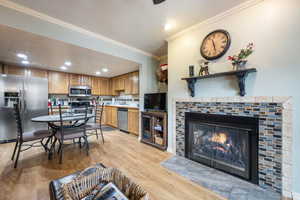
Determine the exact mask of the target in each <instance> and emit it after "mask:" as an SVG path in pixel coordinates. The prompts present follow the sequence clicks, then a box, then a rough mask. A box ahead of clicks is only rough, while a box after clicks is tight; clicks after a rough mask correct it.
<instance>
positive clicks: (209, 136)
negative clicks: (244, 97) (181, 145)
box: [189, 121, 250, 179]
mask: <svg viewBox="0 0 300 200" xmlns="http://www.w3.org/2000/svg"><path fill="white" fill-rule="evenodd" d="M189 134H190V136H191V137H190V138H189V139H190V144H191V145H190V146H189V148H190V150H189V157H190V159H192V160H195V161H198V162H201V163H204V164H206V165H209V166H212V167H214V168H216V169H220V170H223V171H226V172H228V173H231V174H234V175H237V176H242V177H243V178H245V179H249V167H250V166H249V159H250V155H249V152H250V149H249V148H250V146H249V145H250V144H249V142H250V137H249V130H247V129H242V128H235V127H230V126H222V125H216V124H206V123H199V122H193V121H191V122H190V124H189Z"/></svg>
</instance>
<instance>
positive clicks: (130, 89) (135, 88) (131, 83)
mask: <svg viewBox="0 0 300 200" xmlns="http://www.w3.org/2000/svg"><path fill="white" fill-rule="evenodd" d="M111 82H112V83H111V88H112V95H118V93H119V92H120V91H124V92H125V94H132V95H137V94H139V72H132V73H129V74H125V75H122V76H118V77H114V78H112V79H111Z"/></svg>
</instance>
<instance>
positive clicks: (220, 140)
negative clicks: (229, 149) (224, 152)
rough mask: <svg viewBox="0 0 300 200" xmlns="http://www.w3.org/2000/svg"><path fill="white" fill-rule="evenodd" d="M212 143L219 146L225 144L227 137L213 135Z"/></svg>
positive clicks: (222, 134)
mask: <svg viewBox="0 0 300 200" xmlns="http://www.w3.org/2000/svg"><path fill="white" fill-rule="evenodd" d="M211 141H212V142H217V143H220V144H225V143H226V142H227V135H226V134H225V133H217V134H214V135H213V137H212V138H211Z"/></svg>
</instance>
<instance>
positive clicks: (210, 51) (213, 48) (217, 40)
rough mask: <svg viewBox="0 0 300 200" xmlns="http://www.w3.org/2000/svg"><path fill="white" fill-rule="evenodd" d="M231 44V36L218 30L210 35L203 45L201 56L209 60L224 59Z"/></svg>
mask: <svg viewBox="0 0 300 200" xmlns="http://www.w3.org/2000/svg"><path fill="white" fill-rule="evenodd" d="M230 44H231V39H230V34H229V33H228V32H227V31H225V30H216V31H213V32H211V33H210V34H208V35H207V36H206V37H205V38H204V40H203V42H202V45H201V49H200V51H201V55H202V56H203V58H205V59H207V60H215V59H218V58H220V57H222V56H223V55H224V54H225V53H226V52H227V50H228V49H229V47H230Z"/></svg>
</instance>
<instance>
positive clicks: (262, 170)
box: [173, 97, 293, 198]
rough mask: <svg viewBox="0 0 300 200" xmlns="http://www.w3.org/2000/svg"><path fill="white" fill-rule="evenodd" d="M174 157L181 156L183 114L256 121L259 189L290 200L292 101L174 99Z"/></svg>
mask: <svg viewBox="0 0 300 200" xmlns="http://www.w3.org/2000/svg"><path fill="white" fill-rule="evenodd" d="M173 110H176V114H175V115H174V116H173V117H174V121H176V126H174V132H175V133H176V137H175V138H174V139H175V141H174V142H175V144H176V145H175V148H176V150H175V151H176V154H177V155H179V156H184V155H185V147H184V142H185V123H184V119H185V112H200V113H210V114H224V115H234V116H247V117H258V118H259V143H258V145H259V146H258V148H259V149H258V151H259V152H258V153H259V155H258V165H259V166H258V171H259V186H261V187H263V188H265V189H269V190H273V191H276V192H279V193H281V194H282V196H283V197H287V198H291V196H292V195H291V191H292V141H293V129H292V127H293V126H292V98H291V97H226V98H200V99H195V98H190V99H174V100H173Z"/></svg>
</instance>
